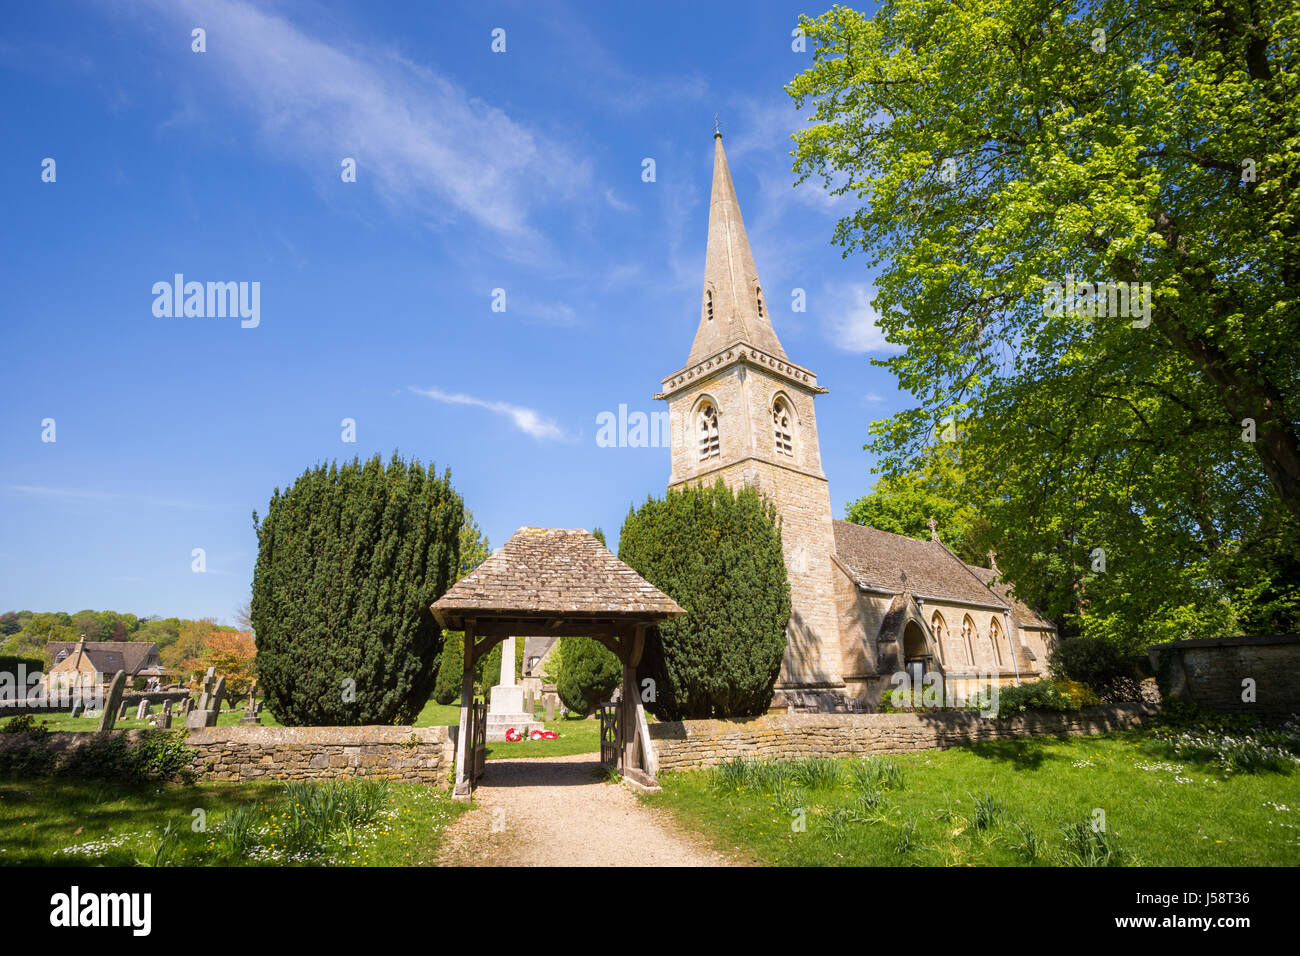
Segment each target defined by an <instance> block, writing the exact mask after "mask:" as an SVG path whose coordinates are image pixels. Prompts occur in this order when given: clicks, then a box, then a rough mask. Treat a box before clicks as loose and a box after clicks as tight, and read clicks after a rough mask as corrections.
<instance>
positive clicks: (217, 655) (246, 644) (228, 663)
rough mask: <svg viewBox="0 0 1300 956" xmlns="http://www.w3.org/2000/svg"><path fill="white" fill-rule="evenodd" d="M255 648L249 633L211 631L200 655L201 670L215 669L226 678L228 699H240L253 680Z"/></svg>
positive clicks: (220, 675) (218, 674)
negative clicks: (201, 658)
mask: <svg viewBox="0 0 1300 956" xmlns="http://www.w3.org/2000/svg"><path fill="white" fill-rule="evenodd" d="M256 657H257V646H256V645H255V644H254V643H253V635H252V633H251V632H250V631H213V632H212V633H211V634H209V635H208V639H207V647H206V649H205V650H204V653H203V667H204V668H205V669H206V668H208V667H215V668H216V669H217V676H218V677H224V678H225V679H226V695H227V697H228V698H234V697H243V696H244V695H245V694H247V693H248V688H249V687H250V686H251V685H252V683H253V679H254V676H255V674H254V660H255V658H256Z"/></svg>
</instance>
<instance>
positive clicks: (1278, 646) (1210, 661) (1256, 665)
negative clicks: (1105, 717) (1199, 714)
mask: <svg viewBox="0 0 1300 956" xmlns="http://www.w3.org/2000/svg"><path fill="white" fill-rule="evenodd" d="M1149 653H1150V656H1151V663H1152V665H1153V666H1154V667H1155V670H1156V679H1157V680H1158V681H1160V685H1161V686H1160V690H1161V693H1162V694H1164V695H1165V696H1166V697H1176V698H1179V699H1181V700H1186V701H1189V702H1191V703H1194V704H1196V705H1197V706H1198V707H1203V708H1205V709H1207V710H1215V711H1223V712H1227V713H1239V714H1253V715H1258V716H1261V717H1285V716H1287V715H1289V714H1300V635H1295V634H1288V635H1281V636H1277V637H1226V638H1202V639H1198V640H1191V641H1175V642H1173V643H1171V644H1156V645H1154V646H1152V647H1151V648H1149Z"/></svg>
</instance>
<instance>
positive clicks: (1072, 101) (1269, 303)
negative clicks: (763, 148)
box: [788, 0, 1300, 642]
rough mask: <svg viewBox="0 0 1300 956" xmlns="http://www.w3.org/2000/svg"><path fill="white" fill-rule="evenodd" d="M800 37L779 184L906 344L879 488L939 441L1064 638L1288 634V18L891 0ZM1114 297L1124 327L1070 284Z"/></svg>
mask: <svg viewBox="0 0 1300 956" xmlns="http://www.w3.org/2000/svg"><path fill="white" fill-rule="evenodd" d="M802 26H803V30H804V32H805V33H806V34H807V35H808V36H809V37H810V38H812V40H813V42H814V43H815V44H816V56H815V62H814V65H813V67H812V68H811V69H810V70H808V71H807V72H805V73H804V74H802V75H801V76H799V77H797V78H796V79H795V80H794V81H793V82H792V83H791V84H790V86H789V87H788V90H789V92H790V93H791V95H792V96H793V97H794V98H795V100H796V102H797V103H798V104H799V105H800V106H806V107H812V116H811V118H810V123H809V125H808V127H807V128H805V129H803V130H801V131H799V132H798V133H797V134H796V141H797V149H796V161H795V169H796V172H797V173H799V174H800V175H801V177H803V178H807V177H809V176H821V177H824V179H825V181H826V183H827V185H828V187H829V188H831V189H832V190H833V191H835V192H838V193H842V194H845V195H850V196H857V197H860V198H862V199H863V200H865V202H866V205H865V206H863V207H862V208H860V209H858V210H856V211H854V212H852V213H851V214H850V215H848V216H846V217H845V218H844V219H842V220H841V221H840V222H839V224H838V226H837V228H836V233H835V239H836V241H837V242H838V243H840V244H841V245H842V246H843V247H844V249H845V255H849V254H851V253H854V252H861V253H864V254H866V256H867V258H868V260H869V262H870V263H871V264H872V265H874V266H880V274H879V278H878V280H877V288H878V292H879V294H878V297H877V299H876V300H875V305H876V307H877V309H878V311H879V315H880V318H879V323H880V326H881V328H882V329H883V330H884V332H885V333H886V335H887V336H888V337H889V338H890V339H891V340H892V341H894V342H896V343H899V344H901V345H903V346H904V347H905V351H903V352H902V353H901V354H899V355H897V356H895V357H893V358H890V359H888V360H886V361H884V362H883V363H881V364H885V365H887V366H889V367H890V368H891V369H892V370H893V371H894V373H895V374H896V375H897V377H898V380H899V382H900V384H901V385H902V387H903V388H905V389H906V390H908V391H909V392H911V393H912V394H913V395H914V396H915V398H916V399H917V404H916V406H915V407H913V408H911V409H908V410H905V411H903V412H902V413H900V414H898V415H895V416H894V417H893V418H892V419H890V420H888V421H885V422H878V423H875V425H873V429H872V431H873V440H872V443H871V445H869V447H870V448H872V449H873V450H875V451H876V452H877V453H879V454H880V455H881V456H882V458H883V461H884V465H885V468H886V470H887V471H888V472H890V473H893V474H901V473H905V472H907V471H908V470H909V469H914V468H915V467H916V463H917V461H918V459H920V458H922V457H923V456H925V455H927V454H929V453H930V449H931V448H932V447H933V446H934V445H935V444H936V443H937V442H939V441H942V440H944V439H945V438H946V439H955V441H956V444H957V445H958V446H959V447H960V452H959V454H960V463H961V468H962V469H963V471H964V473H965V475H966V478H967V480H968V481H969V482H970V483H971V485H972V486H973V487H976V488H978V489H979V494H978V500H979V501H981V502H982V503H986V510H985V517H986V518H987V519H988V521H989V523H990V525H991V526H992V528H993V530H994V532H995V534H996V537H997V539H998V541H999V545H1000V549H999V564H1000V566H1001V567H1002V569H1003V571H1004V572H1005V573H1006V574H1007V576H1008V577H1009V578H1010V579H1011V580H1013V581H1014V582H1015V583H1016V587H1017V591H1018V592H1019V593H1020V594H1021V596H1022V597H1025V598H1026V599H1028V600H1030V601H1031V602H1033V603H1038V604H1040V605H1043V606H1044V607H1045V609H1046V610H1047V611H1048V612H1049V613H1051V614H1054V615H1056V616H1063V617H1064V618H1065V619H1066V621H1067V629H1076V630H1079V631H1082V632H1089V631H1093V632H1096V633H1104V634H1108V635H1115V636H1117V637H1118V638H1119V639H1121V640H1131V641H1134V642H1139V641H1143V640H1147V641H1149V640H1152V639H1155V640H1160V639H1167V638H1172V637H1178V636H1201V635H1203V634H1205V633H1212V632H1217V631H1221V630H1226V629H1236V628H1243V629H1246V628H1257V627H1259V628H1287V627H1294V626H1295V625H1296V623H1297V606H1300V591H1298V589H1297V582H1300V576H1298V575H1297V564H1298V562H1297V555H1296V552H1297V547H1296V544H1295V542H1296V541H1297V540H1298V539H1300V533H1298V531H1300V522H1298V521H1297V516H1298V515H1300V442H1298V440H1297V434H1298V432H1297V424H1296V423H1297V414H1298V412H1300V362H1298V361H1297V353H1296V351H1295V349H1294V347H1293V343H1294V342H1295V341H1296V340H1297V337H1300V307H1298V303H1297V279H1300V97H1298V96H1297V84H1298V82H1300V76H1298V74H1297V54H1296V44H1295V42H1294V38H1295V36H1296V35H1297V30H1298V29H1300V7H1297V6H1296V5H1295V4H1294V2H1291V0H1261V2H1245V0H1227V2H1216V3H1213V4H1211V3H1207V2H1200V0H1161V2H1156V0H1134V2H1130V0H1125V2H1123V3H1120V2H1080V0H1067V2H1063V3H1062V2H1045V0H1030V2H1020V0H992V2H990V0H981V2H976V3H971V4H962V5H955V6H954V5H951V4H949V3H947V2H939V0H887V2H886V3H885V4H884V5H883V6H882V7H881V9H880V11H879V12H878V13H877V14H876V15H875V16H874V17H867V16H865V15H863V14H861V13H858V12H856V11H853V10H849V9H844V8H839V7H837V8H835V9H834V10H832V11H830V12H829V13H827V14H825V15H823V16H822V17H819V18H816V19H807V18H805V19H804V21H803V23H802ZM1071 282H1073V283H1075V285H1074V286H1073V288H1071V285H1070V283H1071ZM1120 282H1122V283H1137V284H1138V285H1137V289H1136V291H1137V293H1138V294H1137V296H1136V299H1135V302H1134V301H1130V302H1129V309H1128V310H1127V311H1126V312H1125V313H1124V314H1123V315H1116V314H1114V313H1115V309H1114V308H1112V304H1111V301H1110V300H1111V298H1112V296H1113V297H1114V300H1115V303H1114V304H1115V305H1117V306H1118V305H1121V304H1122V301H1123V300H1122V299H1121V297H1120V296H1119V294H1118V290H1116V291H1115V292H1113V293H1112V292H1105V293H1102V294H1100V296H1097V297H1090V295H1089V292H1090V291H1091V292H1093V293H1095V292H1096V289H1090V287H1088V286H1085V285H1084V283H1110V284H1113V283H1120ZM1053 283H1056V284H1057V285H1055V286H1053ZM1145 288H1149V289H1150V296H1149V298H1147V297H1146V296H1144V295H1143V294H1142V291H1143V289H1145ZM1126 291H1129V290H1128V289H1126ZM1103 305H1104V306H1105V308H1102V306H1103ZM1147 305H1149V308H1146V307H1145V306H1147ZM945 423H947V424H946V425H945Z"/></svg>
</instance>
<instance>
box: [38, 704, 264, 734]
mask: <svg viewBox="0 0 1300 956" xmlns="http://www.w3.org/2000/svg"><path fill="white" fill-rule="evenodd" d="M153 712H154V713H155V714H156V713H158V707H157V706H155V707H154V708H153ZM131 713H132V714H134V713H135V710H134V708H133V709H132V710H131ZM243 716H244V710H243V708H242V707H241V708H240V709H239V710H231V711H222V712H221V713H220V714H219V715H218V716H217V726H218V727H231V726H234V725H236V724H238V723H239V719H240V718H241V717H243ZM36 721H37V723H43V724H45V727H46V729H48V730H89V731H95V730H98V729H99V717H98V716H95V717H69V716H68V715H67V714H37V715H36ZM149 726H150V725H149V722H148V721H147V720H136V719H135V717H134V716H131V717H127V718H125V719H123V720H119V721H117V722H116V723H115V724H113V729H114V730H145V729H147V728H148V727H149ZM262 726H263V727H279V726H280V724H279V722H278V721H277V720H276V719H275V718H274V717H272V716H271V712H270V711H269V710H267V709H266V708H262ZM184 728H185V721H184V720H183V719H182V718H181V715H180V714H179V713H174V714H173V715H172V730H183V729H184Z"/></svg>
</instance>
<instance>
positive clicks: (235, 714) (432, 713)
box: [36, 700, 600, 760]
mask: <svg viewBox="0 0 1300 956" xmlns="http://www.w3.org/2000/svg"><path fill="white" fill-rule="evenodd" d="M243 715H244V712H243V710H235V711H230V712H229V713H222V714H221V716H219V717H218V718H217V726H219V727H230V726H233V725H237V724H238V723H239V718H240V717H242V716H243ZM36 720H37V721H38V722H41V723H44V724H45V726H46V727H47V728H48V729H49V730H81V731H93V730H96V729H98V727H99V718H98V717H69V716H68V715H67V714H40V715H37V717H36ZM459 723H460V705H459V704H438V703H434V702H433V701H432V700H431V701H429V703H427V704H425V705H424V709H423V710H422V711H420V716H419V717H417V718H416V719H415V726H416V727H452V726H455V725H456V724H459ZM542 723H543V724H544V725H545V727H546V729H547V730H553V731H555V732H556V733H557V734H559V735H560V736H559V737H558V738H557V739H556V740H530V741H526V742H525V741H520V742H519V743H515V744H512V743H493V744H488V750H487V759H489V760H502V759H508V758H511V757H567V756H570V755H572V754H585V753H600V721H599V720H596V719H594V718H593V719H591V720H566V719H564V718H559V719H557V720H551V721H542ZM148 726H149V724H148V723H147V722H146V721H143V720H136V719H135V718H134V717H131V718H128V719H126V720H119V721H118V722H117V723H116V724H115V725H114V729H115V730H130V729H133V728H134V729H144V728H147V727H148ZM262 726H264V727H279V726H280V724H279V722H277V721H276V719H275V718H274V717H272V716H271V713H270V711H268V710H266V709H263V710H262ZM172 728H173V729H183V728H184V723H183V722H182V721H181V720H180V719H179V718H175V719H173V720H172Z"/></svg>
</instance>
